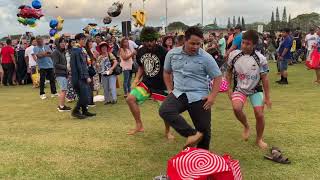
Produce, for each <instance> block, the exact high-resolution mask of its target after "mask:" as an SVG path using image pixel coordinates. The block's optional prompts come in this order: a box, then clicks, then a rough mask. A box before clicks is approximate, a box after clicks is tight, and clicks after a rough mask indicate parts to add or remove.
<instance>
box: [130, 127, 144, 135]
mask: <svg viewBox="0 0 320 180" xmlns="http://www.w3.org/2000/svg"><path fill="white" fill-rule="evenodd" d="M143 132H144V128H136V129H131V130H130V131H129V132H128V133H127V135H135V134H137V133H143Z"/></svg>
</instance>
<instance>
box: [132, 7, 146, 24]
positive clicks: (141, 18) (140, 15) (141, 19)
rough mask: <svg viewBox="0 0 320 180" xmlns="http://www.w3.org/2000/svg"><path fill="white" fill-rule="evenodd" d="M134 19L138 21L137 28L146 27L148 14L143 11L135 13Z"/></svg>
mask: <svg viewBox="0 0 320 180" xmlns="http://www.w3.org/2000/svg"><path fill="white" fill-rule="evenodd" d="M132 17H133V18H134V20H135V21H136V23H135V25H136V26H144V25H145V24H146V13H145V12H144V11H143V10H139V11H136V12H134V13H133V14H132Z"/></svg>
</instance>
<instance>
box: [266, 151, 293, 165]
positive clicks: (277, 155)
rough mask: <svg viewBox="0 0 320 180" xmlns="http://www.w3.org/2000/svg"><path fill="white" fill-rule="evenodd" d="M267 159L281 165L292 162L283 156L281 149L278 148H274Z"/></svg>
mask: <svg viewBox="0 0 320 180" xmlns="http://www.w3.org/2000/svg"><path fill="white" fill-rule="evenodd" d="M264 158H265V159H268V160H270V161H274V162H277V163H280V164H290V163H291V161H289V159H288V158H286V157H284V156H282V152H281V150H280V149H279V148H277V147H272V148H271V155H265V156H264Z"/></svg>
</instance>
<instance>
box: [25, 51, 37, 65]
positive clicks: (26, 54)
mask: <svg viewBox="0 0 320 180" xmlns="http://www.w3.org/2000/svg"><path fill="white" fill-rule="evenodd" d="M33 48H34V46H29V47H28V48H27V49H26V51H25V53H24V56H25V57H27V56H28V58H29V68H31V67H32V66H36V65H37V62H36V61H35V60H34V58H33V56H32V54H33Z"/></svg>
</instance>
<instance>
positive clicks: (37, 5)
mask: <svg viewBox="0 0 320 180" xmlns="http://www.w3.org/2000/svg"><path fill="white" fill-rule="evenodd" d="M32 7H33V8H35V9H41V7H42V5H41V2H40V1H39V0H33V1H32Z"/></svg>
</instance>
